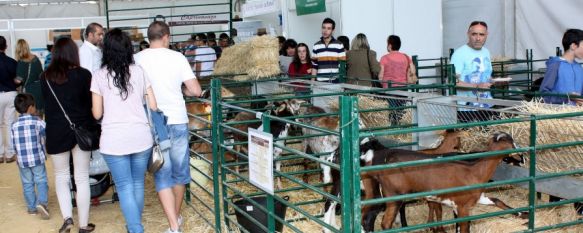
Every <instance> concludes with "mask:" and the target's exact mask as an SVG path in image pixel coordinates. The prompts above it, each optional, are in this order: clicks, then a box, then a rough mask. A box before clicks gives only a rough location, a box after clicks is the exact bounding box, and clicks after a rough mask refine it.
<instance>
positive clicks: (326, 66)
mask: <svg viewBox="0 0 583 233" xmlns="http://www.w3.org/2000/svg"><path fill="white" fill-rule="evenodd" d="M335 28H336V23H335V22H334V20H332V19H330V18H325V19H324V21H323V22H322V38H320V40H319V41H318V42H316V44H314V48H313V52H312V54H313V56H312V59H313V62H312V63H313V65H312V66H313V67H314V69H312V75H318V77H317V78H316V81H325V82H333V83H337V82H338V77H337V75H338V64H339V62H340V61H344V60H346V53H345V52H344V45H343V44H342V42H340V41H338V40H336V38H334V37H333V36H332V34H333V33H334V29H335Z"/></svg>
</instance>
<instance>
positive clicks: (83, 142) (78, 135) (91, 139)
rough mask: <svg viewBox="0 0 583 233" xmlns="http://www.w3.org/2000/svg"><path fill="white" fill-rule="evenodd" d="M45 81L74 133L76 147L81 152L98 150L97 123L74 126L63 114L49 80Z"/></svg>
mask: <svg viewBox="0 0 583 233" xmlns="http://www.w3.org/2000/svg"><path fill="white" fill-rule="evenodd" d="M45 81H46V82H47V85H48V86H49V90H51V93H52V94H53V96H54V97H55V100H56V101H57V104H59V107H60V108H61V111H63V115H65V118H66V119H67V121H68V122H69V127H71V130H73V133H75V139H76V140H77V145H79V148H81V150H84V151H93V150H97V149H99V137H100V136H101V125H99V124H97V123H95V124H94V125H87V126H85V127H83V126H81V125H75V124H74V123H73V122H72V121H71V119H70V118H69V115H67V112H65V109H64V108H63V105H61V102H60V101H59V98H57V95H56V94H55V92H54V91H53V88H52V87H51V84H50V83H49V80H45Z"/></svg>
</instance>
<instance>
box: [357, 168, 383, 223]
mask: <svg viewBox="0 0 583 233" xmlns="http://www.w3.org/2000/svg"><path fill="white" fill-rule="evenodd" d="M361 181H362V185H361V187H360V188H361V190H362V193H363V195H362V200H369V199H372V198H375V197H380V191H379V188H380V187H379V183H378V182H377V181H376V180H374V179H373V178H371V177H368V176H365V177H363V178H362V180H361ZM375 191H376V192H375ZM381 209H382V205H365V206H363V207H362V209H361V210H360V211H361V216H362V219H361V222H362V229H363V230H364V231H365V232H372V231H374V222H375V220H376V218H377V215H378V214H379V213H380V212H381V211H382V210H381Z"/></svg>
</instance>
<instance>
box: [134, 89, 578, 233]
mask: <svg viewBox="0 0 583 233" xmlns="http://www.w3.org/2000/svg"><path fill="white" fill-rule="evenodd" d="M281 91H283V90H281ZM330 105H331V108H332V109H336V111H337V108H338V103H334V102H331V103H330ZM386 106H387V104H386V100H383V99H381V100H379V99H375V98H372V97H364V96H359V108H360V109H371V108H380V107H383V108H384V107H386ZM518 110H519V111H521V112H527V113H536V114H545V113H562V112H572V111H583V109H581V108H580V107H579V108H578V107H568V106H548V105H544V106H543V105H542V104H540V103H536V102H535V103H524V104H523V106H521V107H519V108H518ZM508 117H509V116H508ZM361 119H362V121H363V122H364V124H365V125H366V126H367V127H378V126H387V125H389V124H390V123H389V122H388V113H387V112H378V113H361ZM410 122H412V120H411V113H410V111H407V113H406V114H405V115H404V116H403V118H402V120H401V123H410ZM529 127H530V126H529V124H528V122H526V123H514V124H506V125H501V126H492V127H490V128H486V129H485V128H471V129H469V131H470V133H471V135H472V136H473V137H471V138H466V139H464V140H463V141H462V144H463V148H464V150H466V151H470V150H475V149H479V148H480V147H481V146H482V145H484V144H485V143H484V142H485V141H486V140H487V139H488V137H489V135H491V134H490V133H491V131H495V130H501V131H506V132H509V133H511V134H512V135H513V137H514V138H515V140H516V141H517V143H518V144H519V145H528V139H529ZM537 128H538V135H539V137H538V138H537V143H539V144H548V143H556V142H557V137H559V138H560V141H573V140H581V139H583V138H581V137H583V127H582V126H581V122H580V121H577V120H549V121H540V122H538V125H537ZM409 140H410V139H409ZM296 149H299V148H296ZM559 152H560V151H556V150H555V151H550V150H548V151H541V152H537V156H538V157H537V159H538V161H537V162H538V163H539V165H541V164H545V163H552V164H558V165H556V166H555V167H540V168H539V170H545V171H554V169H557V168H561V169H564V167H560V166H567V167H569V166H577V168H580V167H581V161H583V160H582V158H579V157H578V156H580V154H581V153H572V152H571V151H568V152H569V153H568V155H566V156H555V155H556V154H557V153H559ZM545 157H546V158H548V159H549V161H546V160H545ZM564 157H573V158H570V159H571V160H569V161H564V159H565V158H564ZM300 161H302V160H292V161H286V162H284V164H291V163H293V164H296V163H298V162H300ZM544 161H546V162H544ZM573 162H575V164H569V163H573ZM312 168H314V167H312ZM537 168H538V167H537ZM303 169H304V168H303V166H301V165H297V166H283V167H282V170H283V171H284V172H290V171H298V170H303ZM296 177H297V178H298V179H301V176H296ZM230 179H233V177H230ZM282 181H283V187H284V188H289V187H295V186H297V184H295V183H293V182H291V181H289V180H287V179H282ZM147 182H150V183H151V182H152V179H151V177H149V179H148V181H147ZM319 182H320V181H319V176H318V175H317V174H313V175H311V176H310V180H309V183H311V184H316V183H319ZM208 185H210V184H207V186H208ZM235 187H236V188H237V189H239V190H240V191H243V192H245V193H250V192H254V191H256V188H254V187H253V186H251V185H249V184H235ZM196 188H197V187H196ZM193 190H194V192H195V193H196V192H197V191H196V189H194V188H193ZM207 190H212V187H211V186H208V188H207ZM148 192H151V193H153V191H147V193H148ZM198 193H201V192H200V191H198ZM230 194H232V193H230ZM280 195H281V196H286V195H287V196H289V197H290V202H292V203H297V202H304V201H310V200H318V199H321V198H322V197H321V196H320V195H318V194H316V193H314V192H311V191H306V190H301V191H293V192H288V193H282V194H280ZM201 196H203V201H205V203H207V204H211V203H212V201H213V200H212V199H211V198H210V197H206V195H201ZM487 196H489V197H496V198H499V199H500V200H502V201H504V202H505V203H507V204H508V205H510V206H512V207H523V206H527V204H528V203H527V200H528V191H527V190H524V189H518V188H509V187H505V188H504V189H494V190H491V191H490V192H488V193H487ZM146 203H155V204H154V205H157V204H158V201H157V199H156V198H155V195H147V197H146ZM193 205H194V208H196V209H197V210H199V211H201V210H202V211H204V212H205V213H207V212H206V210H205V208H204V207H203V206H202V205H200V204H199V203H198V202H197V201H196V200H194V199H193ZM323 206H324V204H323V203H318V204H311V205H305V206H301V207H300V208H302V209H303V210H305V211H307V212H308V213H310V214H313V215H318V214H322V210H323ZM494 211H499V209H497V208H495V207H486V206H476V207H474V208H473V210H472V215H476V214H483V213H488V212H494ZM183 213H184V214H185V217H186V218H185V219H186V222H185V229H186V231H185V232H213V231H212V228H210V227H208V226H207V225H206V223H204V221H203V220H202V219H201V218H200V217H199V216H198V215H196V214H195V213H194V212H193V211H192V210H190V207H185V208H184V210H183ZM207 214H209V216H207V217H211V216H210V213H207ZM407 214H408V221H409V224H410V225H414V224H420V223H424V222H425V221H426V219H427V207H426V205H425V203H424V202H420V203H419V204H411V205H409V206H408V207H407ZM162 216H164V215H163V213H162V210H161V208H146V211H145V212H144V222H145V225H146V227H147V229H158V228H160V225H162V226H166V220H165V218H163V217H162ZM298 217H304V216H303V215H302V214H300V213H298V212H296V211H294V210H292V209H291V208H288V210H287V214H286V219H293V218H298ZM452 217H453V216H452V211H451V209H449V208H447V207H444V219H451V218H452ZM233 218H234V217H233ZM211 219H212V218H211ZM381 219H382V214H381V215H380V216H379V217H378V218H377V226H376V228H375V229H377V230H380V222H381ZM576 219H577V215H576V213H575V211H574V209H573V208H572V205H566V206H563V207H558V208H549V209H543V210H538V211H537V212H536V222H535V224H536V226H537V227H539V226H546V225H553V224H557V223H560V222H568V221H573V220H576ZM337 222H338V223H339V224H340V223H341V221H340V218H339V216H337ZM526 222H527V220H522V219H518V218H515V217H512V216H510V215H505V216H501V217H493V218H489V219H484V220H479V221H473V222H472V232H480V233H490V232H514V231H522V230H526V225H525V223H526ZM292 224H293V225H294V226H295V227H297V228H298V229H299V230H301V231H302V232H321V230H322V228H321V227H320V226H319V225H318V224H317V223H315V222H313V221H298V222H294V223H292ZM395 227H398V225H396V226H395ZM223 228H224V226H223ZM446 230H447V231H448V232H452V231H453V225H449V226H447V227H446ZM235 232H239V231H238V230H236V229H235ZM284 232H286V233H287V232H293V231H292V230H291V229H289V228H288V227H284ZM416 232H428V230H420V231H416ZM551 232H583V226H580V225H579V226H573V227H569V228H565V229H560V230H555V231H551Z"/></svg>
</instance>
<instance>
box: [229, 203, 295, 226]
mask: <svg viewBox="0 0 583 233" xmlns="http://www.w3.org/2000/svg"><path fill="white" fill-rule="evenodd" d="M283 199H284V200H286V201H288V200H289V196H285V197H283ZM251 200H253V201H255V202H257V203H258V204H259V205H261V206H263V207H265V208H267V197H266V196H257V197H252V198H251ZM273 203H274V205H275V207H274V211H275V214H276V215H277V216H278V217H280V218H281V219H285V211H286V209H287V206H285V205H284V204H283V203H281V202H279V201H278V200H274V202H273ZM234 204H235V206H237V207H238V208H239V209H241V210H242V211H245V213H246V214H248V215H249V216H251V217H252V218H253V219H255V220H257V222H259V223H261V224H263V226H265V227H266V228H267V213H265V212H263V211H261V210H260V209H259V208H257V207H256V206H255V205H253V204H251V202H250V201H248V200H246V199H241V200H238V201H236V202H235V203H234ZM235 216H237V222H238V223H239V225H241V226H242V227H243V228H245V230H247V231H249V232H251V233H263V232H265V231H264V230H263V229H261V227H259V226H257V225H256V224H255V223H253V222H252V221H251V220H249V219H248V218H247V217H245V216H244V215H243V214H241V213H240V212H239V211H235ZM282 230H283V224H282V223H281V222H279V221H277V220H275V231H277V232H282Z"/></svg>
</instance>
